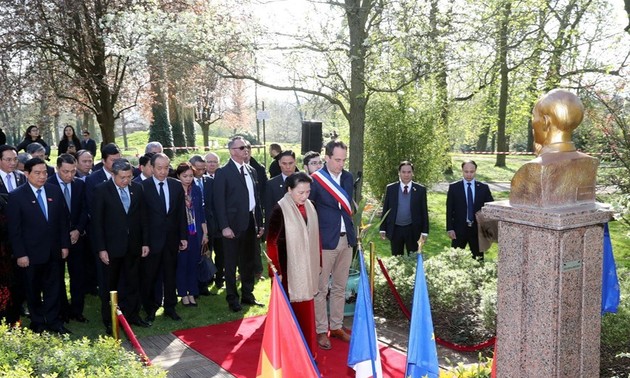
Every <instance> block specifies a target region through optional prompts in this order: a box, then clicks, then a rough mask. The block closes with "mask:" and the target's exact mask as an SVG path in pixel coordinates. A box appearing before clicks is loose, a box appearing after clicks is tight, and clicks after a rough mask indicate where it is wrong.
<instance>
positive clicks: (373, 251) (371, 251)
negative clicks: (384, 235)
mask: <svg viewBox="0 0 630 378" xmlns="http://www.w3.org/2000/svg"><path fill="white" fill-rule="evenodd" d="M375 252H376V248H375V246H374V242H370V295H372V298H374V260H375V259H376V253H375ZM372 307H374V302H372Z"/></svg>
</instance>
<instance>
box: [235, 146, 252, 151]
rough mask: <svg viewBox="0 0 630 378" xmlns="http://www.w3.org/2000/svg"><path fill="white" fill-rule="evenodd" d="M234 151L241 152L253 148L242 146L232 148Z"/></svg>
mask: <svg viewBox="0 0 630 378" xmlns="http://www.w3.org/2000/svg"><path fill="white" fill-rule="evenodd" d="M232 149H233V150H241V151H243V150H244V149H248V150H250V149H251V147H250V146H240V147H232Z"/></svg>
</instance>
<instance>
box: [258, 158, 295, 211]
mask: <svg viewBox="0 0 630 378" xmlns="http://www.w3.org/2000/svg"><path fill="white" fill-rule="evenodd" d="M276 159H277V161H278V164H279V165H280V172H281V173H280V174H279V175H277V176H276V177H272V178H271V179H270V180H269V181H267V190H266V191H265V196H266V197H265V220H266V223H268V222H269V217H270V216H271V209H273V206H274V205H275V204H276V203H278V201H280V199H282V197H284V193H286V192H287V190H286V188H285V187H284V181H285V180H286V179H287V177H289V176H291V175H292V174H293V173H295V153H294V152H293V151H291V150H286V151H282V152H281V153H280V154H279V155H278V156H277V158H276Z"/></svg>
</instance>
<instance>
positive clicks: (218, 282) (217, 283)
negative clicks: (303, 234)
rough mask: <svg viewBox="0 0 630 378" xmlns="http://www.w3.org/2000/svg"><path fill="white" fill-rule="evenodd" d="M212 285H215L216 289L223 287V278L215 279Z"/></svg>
mask: <svg viewBox="0 0 630 378" xmlns="http://www.w3.org/2000/svg"><path fill="white" fill-rule="evenodd" d="M214 287H216V288H217V289H223V280H215V281H214Z"/></svg>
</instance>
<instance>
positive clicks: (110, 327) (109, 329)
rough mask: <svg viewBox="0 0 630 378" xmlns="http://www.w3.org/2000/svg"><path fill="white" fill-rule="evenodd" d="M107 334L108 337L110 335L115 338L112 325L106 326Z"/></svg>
mask: <svg viewBox="0 0 630 378" xmlns="http://www.w3.org/2000/svg"><path fill="white" fill-rule="evenodd" d="M105 333H106V334H108V335H110V336H113V334H114V331H113V330H112V326H110V325H106V326H105Z"/></svg>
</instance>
